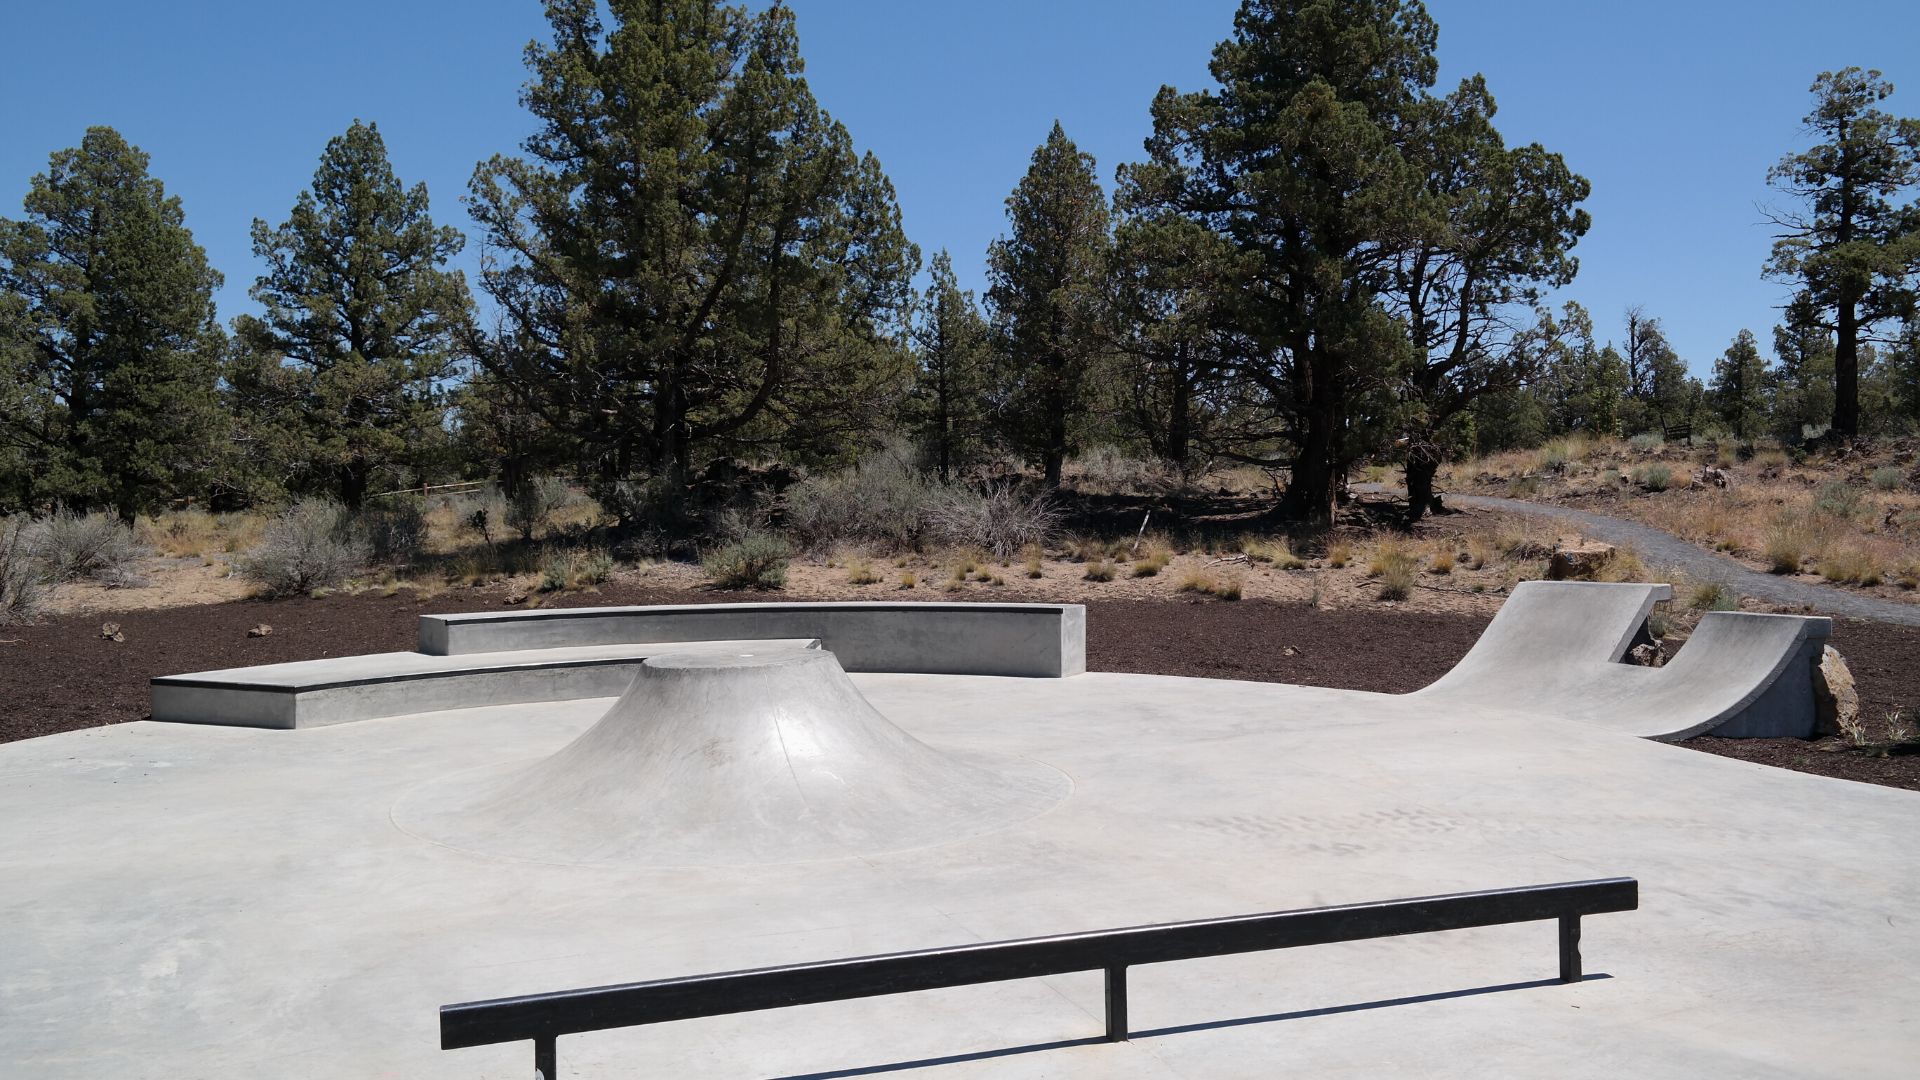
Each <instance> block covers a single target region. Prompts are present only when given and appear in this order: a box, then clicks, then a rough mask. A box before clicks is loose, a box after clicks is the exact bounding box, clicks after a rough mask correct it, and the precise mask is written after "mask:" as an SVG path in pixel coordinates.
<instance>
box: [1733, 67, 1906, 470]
mask: <svg viewBox="0 0 1920 1080" xmlns="http://www.w3.org/2000/svg"><path fill="white" fill-rule="evenodd" d="M1812 92H1813V96H1814V108H1813V111H1812V112H1810V113H1808V114H1807V116H1806V118H1805V120H1806V129H1807V130H1808V131H1809V132H1810V133H1812V134H1813V135H1814V136H1815V137H1816V138H1819V139H1821V140H1823V141H1821V142H1818V143H1816V144H1815V145H1814V146H1812V147H1811V148H1809V149H1807V150H1804V151H1801V152H1799V153H1795V154H1788V155H1787V156H1785V157H1783V158H1781V159H1780V162H1779V164H1777V165H1775V166H1774V167H1773V168H1772V169H1770V170H1768V172H1767V180H1768V182H1769V183H1771V184H1772V185H1774V186H1775V187H1776V188H1778V189H1780V190H1781V191H1783V192H1786V193H1787V194H1788V195H1790V196H1792V197H1793V198H1795V199H1797V200H1799V201H1800V202H1801V204H1802V206H1801V207H1800V208H1795V209H1790V210H1784V211H1780V212H1778V213H1776V214H1775V215H1774V221H1775V223H1776V224H1778V225H1779V226H1780V227H1781V228H1782V229H1783V230H1784V231H1783V232H1782V234H1781V235H1780V236H1779V238H1778V239H1777V240H1776V241H1775V242H1774V245H1773V254H1772V257H1771V258H1769V259H1768V260H1767V264H1766V268H1765V271H1764V272H1765V274H1766V276H1768V277H1771V278H1775V279H1777V280H1782V281H1789V282H1792V283H1793V284H1794V285H1795V286H1796V287H1797V289H1798V291H1797V293H1796V295H1795V297H1794V300H1793V303H1792V305H1791V307H1790V308H1789V313H1788V318H1789V321H1791V322H1793V323H1794V324H1795V325H1799V326H1809V327H1820V328H1823V329H1826V330H1829V331H1831V332H1832V334H1833V344H1834V348H1833V371H1834V395H1833V428H1832V430H1833V433H1834V434H1835V435H1836V436H1839V437H1841V438H1852V437H1853V436H1855V435H1857V434H1859V433H1860V373H1861V370H1862V368H1861V363H1860V359H1861V358H1860V349H1861V345H1862V343H1863V342H1866V341H1869V340H1872V339H1873V333H1874V330H1875V328H1876V327H1877V326H1879V325H1880V324H1883V323H1885V322H1887V321H1888V320H1890V319H1893V318H1896V317H1898V316H1900V315H1901V314H1903V313H1905V312H1911V311H1912V310H1913V303H1914V282H1913V278H1914V274H1915V268H1916V266H1920V205H1917V204H1915V203H1912V202H1909V203H1907V204H1906V205H1904V206H1903V205H1901V200H1902V199H1903V198H1906V197H1908V195H1909V193H1910V192H1912V191H1913V189H1914V188H1915V187H1916V186H1920V119H1899V118H1896V117H1894V116H1891V115H1889V114H1888V113H1886V112H1883V111H1881V110H1880V109H1878V108H1875V106H1876V105H1877V104H1878V103H1879V102H1881V101H1884V100H1886V99H1887V98H1888V97H1889V96H1890V95H1892V93H1893V84H1892V83H1890V82H1888V81H1886V79H1885V78H1883V77H1882V76H1881V74H1880V72H1878V71H1862V70H1861V69H1859V68H1857V67H1850V68H1845V69H1843V70H1841V71H1837V72H1835V71H1827V72H1822V73H1821V74H1820V77H1819V78H1818V79H1815V80H1814V83H1813V87H1812Z"/></svg>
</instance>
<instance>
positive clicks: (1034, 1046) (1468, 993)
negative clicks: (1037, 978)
mask: <svg viewBox="0 0 1920 1080" xmlns="http://www.w3.org/2000/svg"><path fill="white" fill-rule="evenodd" d="M1611 978H1613V976H1612V975H1609V974H1607V973H1605V972H1595V973H1593V974H1591V975H1588V976H1586V977H1584V978H1582V979H1581V980H1580V981H1581V982H1598V981H1600V980H1602V979H1611ZM1559 985H1560V980H1559V979H1533V980H1531V981H1528V982H1516V983H1500V984H1499V985H1497V986H1475V987H1470V988H1468V989H1465V990H1443V991H1441V992H1439V993H1435V994H1418V995H1415V996H1413V997H1401V998H1387V999H1385V1000H1382V1001H1361V1002H1356V1003H1354V1004H1351V1005H1329V1006H1326V1007H1325V1008H1320V1009H1300V1010H1297V1011H1295V1012H1283V1013H1266V1014H1264V1015H1261V1016H1239V1017H1234V1018H1233V1019H1230V1020H1208V1021H1206V1022H1204V1023H1198V1024H1177V1025H1175V1026H1173V1027H1160V1028H1144V1029H1141V1030H1138V1031H1135V1032H1133V1033H1132V1035H1131V1036H1130V1037H1131V1038H1132V1039H1134V1040H1139V1039H1154V1038H1160V1037H1163V1036H1167V1035H1185V1034H1189V1033H1191V1032H1195V1031H1212V1030H1214V1029H1216V1028H1231V1027H1246V1026H1248V1025H1250V1024H1273V1023H1279V1022H1281V1021H1285V1020H1308V1019H1312V1018H1313V1017H1316V1016H1337V1015H1339V1014H1341V1013H1352V1012H1366V1011H1367V1010H1370V1009H1390V1008H1393V1007H1395V1006H1398V1005H1419V1004H1422V1003H1424V1002H1429V1001H1446V1000H1447V999H1449V998H1463V997H1479V996H1481V995H1483V994H1504V993H1507V992H1509V991H1513V990H1536V989H1539V988H1541V987H1545V986H1559ZM1106 1041H1107V1040H1106V1039H1104V1038H1102V1037H1100V1036H1097V1035H1096V1036H1090V1037H1087V1038H1081V1039H1058V1040H1055V1041H1053V1042H1042V1043H1028V1044H1026V1045H1025V1046H1005V1047H1001V1048H999V1049H997V1050H976V1051H973V1052H972V1053H967V1054H948V1055H945V1056H942V1057H929V1058H917V1059H915V1060H913V1061H893V1062H888V1063H887V1064H885V1065H862V1066H858V1067H855V1068H850V1069H832V1070H829V1071H827V1072H810V1073H795V1074H793V1075H790V1076H781V1077H774V1078H772V1080H840V1078H843V1077H850V1076H876V1075H878V1074H880V1073H890V1072H905V1071H907V1070H909V1069H931V1068H934V1067H935V1066H939V1065H959V1064H962V1063H964V1062H968V1061H987V1060H990V1059H993V1058H1003V1057H1014V1056H1017V1055H1020V1054H1037V1053H1040V1052H1042V1051H1045V1050H1065V1049H1067V1048H1069V1047H1074V1046H1098V1045H1100V1044H1102V1043H1105V1042H1106Z"/></svg>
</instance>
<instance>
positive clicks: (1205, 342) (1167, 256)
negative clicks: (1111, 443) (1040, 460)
mask: <svg viewBox="0 0 1920 1080" xmlns="http://www.w3.org/2000/svg"><path fill="white" fill-rule="evenodd" d="M1127 182H1128V174H1127V170H1125V169H1123V170H1121V183H1122V185H1123V187H1124V185H1126V184H1127ZM1115 201H1116V203H1118V204H1119V205H1120V206H1121V208H1122V209H1121V216H1120V220H1119V224H1118V225H1117V227H1116V228H1115V230H1114V245H1113V254H1112V261H1111V267H1110V269H1109V271H1108V277H1109V286H1108V288H1109V300H1110V304H1109V307H1110V311H1109V319H1110V323H1111V328H1110V332H1111V333H1112V336H1113V340H1114V351H1115V352H1116V354H1117V355H1118V356H1119V357H1120V358H1121V359H1122V361H1123V364H1122V367H1123V370H1122V375H1123V378H1122V380H1121V381H1122V383H1123V386H1124V393H1125V401H1124V405H1123V407H1122V410H1121V419H1122V421H1123V423H1124V424H1125V427H1126V429H1127V431H1128V434H1130V435H1131V436H1132V437H1133V438H1135V439H1138V440H1139V441H1140V442H1142V443H1144V444H1145V445H1146V446H1147V447H1148V448H1150V449H1151V450H1152V451H1153V453H1154V455H1155V456H1156V457H1158V458H1160V459H1161V460H1162V461H1164V462H1166V463H1167V464H1168V465H1170V466H1172V467H1173V468H1174V469H1176V470H1178V471H1179V472H1180V474H1181V475H1182V476H1188V475H1191V474H1193V473H1194V472H1196V471H1199V470H1202V469H1204V468H1205V467H1206V464H1207V462H1208V461H1210V460H1211V458H1212V455H1213V453H1214V452H1215V450H1216V447H1217V441H1218V432H1217V431H1216V429H1215V424H1216V423H1217V422H1218V421H1219V419H1220V418H1221V416H1222V414H1223V412H1224V409H1225V393H1226V389H1227V386H1228V383H1229V375H1230V371H1231V368H1232V364H1233V360H1234V358H1235V357H1236V356H1238V355H1240V354H1241V353H1242V352H1243V351H1244V350H1245V349H1246V348H1247V347H1248V344H1247V339H1246V335H1244V334H1242V333H1240V332H1239V330H1238V327H1237V326H1236V324H1235V321H1234V319H1233V313H1232V300H1233V295H1232V290H1233V285H1234V277H1235V268H1234V266H1233V258H1234V253H1233V250H1232V248H1231V246H1230V245H1228V244H1226V243H1225V242H1224V241H1223V240H1222V239H1221V238H1220V237H1219V236H1217V235H1215V234H1214V233H1212V232H1210V231H1208V230H1207V229H1206V228H1205V227H1204V226H1203V225H1201V224H1200V223H1199V222H1197V221H1194V220H1193V219H1191V218H1188V217H1185V216H1183V215H1180V214H1175V213H1168V212H1166V211H1164V210H1162V209H1160V208H1158V207H1154V206H1151V205H1150V204H1149V205H1138V204H1136V202H1135V200H1134V199H1133V198H1131V197H1130V194H1128V193H1123V194H1121V195H1119V196H1118V197H1117V198H1116V200H1115Z"/></svg>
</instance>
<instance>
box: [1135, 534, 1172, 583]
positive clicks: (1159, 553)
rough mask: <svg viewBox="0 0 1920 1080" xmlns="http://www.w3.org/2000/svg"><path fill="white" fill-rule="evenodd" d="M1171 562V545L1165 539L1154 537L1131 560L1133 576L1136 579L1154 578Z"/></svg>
mask: <svg viewBox="0 0 1920 1080" xmlns="http://www.w3.org/2000/svg"><path fill="white" fill-rule="evenodd" d="M1172 561H1173V545H1172V544H1170V543H1168V542H1167V540H1166V538H1165V537H1158V536H1156V537H1154V538H1153V539H1151V540H1149V541H1147V543H1146V546H1145V548H1144V550H1142V551H1141V552H1140V554H1139V555H1137V556H1135V557H1134V560H1133V576H1134V577H1137V578H1144V577H1154V576H1156V575H1158V574H1159V573H1160V571H1162V570H1165V569H1166V568H1167V564H1168V563H1170V562H1172Z"/></svg>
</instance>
